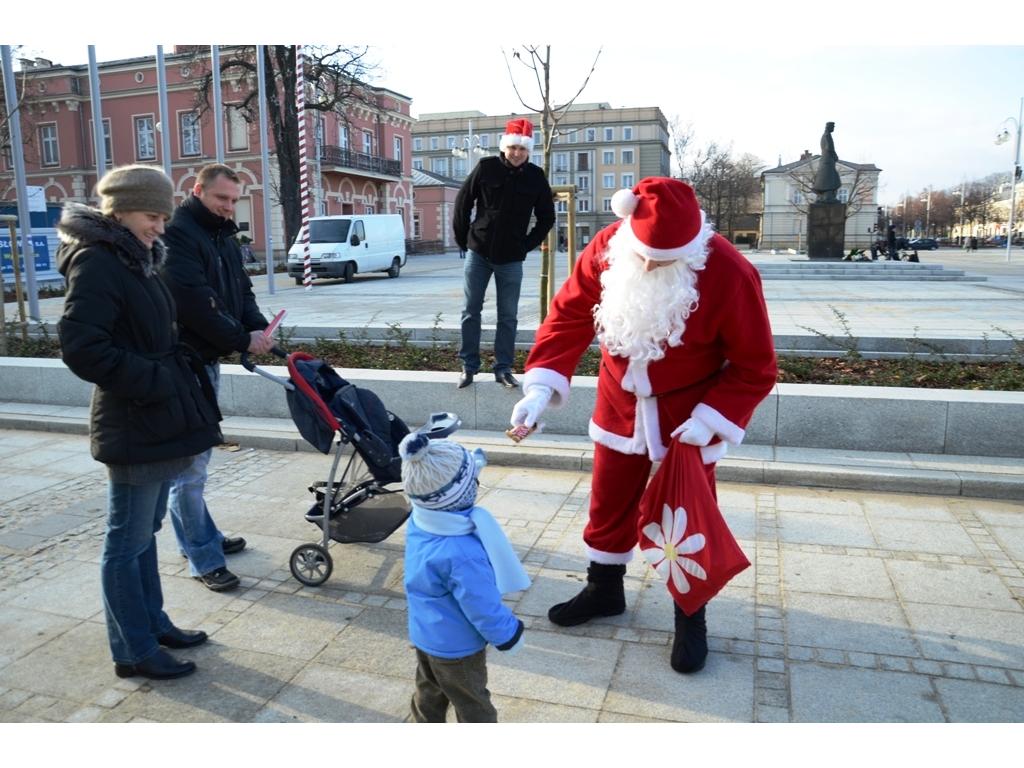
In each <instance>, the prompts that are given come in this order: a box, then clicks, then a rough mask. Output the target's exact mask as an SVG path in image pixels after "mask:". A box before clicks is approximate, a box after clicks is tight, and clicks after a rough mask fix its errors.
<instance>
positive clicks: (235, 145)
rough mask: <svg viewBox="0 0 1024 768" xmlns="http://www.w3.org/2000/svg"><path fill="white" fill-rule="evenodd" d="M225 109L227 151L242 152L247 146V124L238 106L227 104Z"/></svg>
mask: <svg viewBox="0 0 1024 768" xmlns="http://www.w3.org/2000/svg"><path fill="white" fill-rule="evenodd" d="M227 111H228V152H244V151H245V150H247V149H248V148H249V124H248V123H247V122H245V115H243V114H242V110H241V109H240V108H239V107H238V106H236V105H234V104H228V105H227Z"/></svg>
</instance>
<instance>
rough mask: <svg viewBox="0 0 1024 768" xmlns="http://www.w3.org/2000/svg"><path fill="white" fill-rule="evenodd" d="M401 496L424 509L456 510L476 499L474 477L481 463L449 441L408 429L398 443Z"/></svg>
mask: <svg viewBox="0 0 1024 768" xmlns="http://www.w3.org/2000/svg"><path fill="white" fill-rule="evenodd" d="M398 455H399V456H400V457H401V459H402V482H403V483H404V484H405V495H406V496H408V497H409V498H410V499H411V500H412V501H413V502H414V503H415V504H417V505H418V506H421V507H423V508H425V509H437V510H451V511H457V510H460V509H466V508H467V507H471V506H473V502H474V501H476V488H477V483H476V476H477V475H478V474H479V473H480V470H481V469H482V467H483V464H484V463H485V460H484V458H483V452H480V455H479V456H475V455H474V454H472V453H470V452H469V451H467V450H466V449H465V448H463V447H462V446H461V445H459V444H458V443H455V442H452V441H451V440H430V439H429V438H428V437H427V436H426V435H423V434H418V433H416V432H412V433H410V434H408V435H406V436H405V437H404V438H403V439H402V442H401V443H399V445H398Z"/></svg>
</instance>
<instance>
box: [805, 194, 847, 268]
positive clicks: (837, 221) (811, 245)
mask: <svg viewBox="0 0 1024 768" xmlns="http://www.w3.org/2000/svg"><path fill="white" fill-rule="evenodd" d="M845 240H846V204H845V203H811V205H810V208H809V209H808V211H807V257H808V258H809V259H810V260H811V261H841V260H842V258H843V256H844V255H845V253H844V252H843V244H844V242H845Z"/></svg>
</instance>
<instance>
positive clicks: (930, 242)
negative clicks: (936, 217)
mask: <svg viewBox="0 0 1024 768" xmlns="http://www.w3.org/2000/svg"><path fill="white" fill-rule="evenodd" d="M910 247H911V248H913V249H914V250H915V251H936V250H938V248H939V243H938V241H937V240H936V239H935V238H934V237H915V238H914V239H913V240H911V241H910Z"/></svg>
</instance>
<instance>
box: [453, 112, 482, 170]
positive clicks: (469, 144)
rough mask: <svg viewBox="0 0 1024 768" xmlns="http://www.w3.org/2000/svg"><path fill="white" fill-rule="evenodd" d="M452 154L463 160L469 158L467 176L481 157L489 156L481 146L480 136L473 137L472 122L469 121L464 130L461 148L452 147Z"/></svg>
mask: <svg viewBox="0 0 1024 768" xmlns="http://www.w3.org/2000/svg"><path fill="white" fill-rule="evenodd" d="M452 154H453V155H455V156H456V157H459V158H462V159H463V160H465V159H466V158H469V170H467V171H466V175H467V176H468V175H469V174H471V173H472V172H473V168H474V167H475V166H476V162H477V160H479V159H480V158H481V157H486V156H487V155H489V154H490V152H488V151H487V149H486V148H485V147H483V146H482V144H481V140H480V136H479V135H476V136H474V135H473V121H472V120H470V121H469V124H468V127H467V128H466V135H465V136H463V137H462V146H461V147H454V148H453V149H452Z"/></svg>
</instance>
